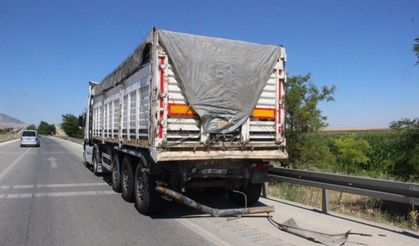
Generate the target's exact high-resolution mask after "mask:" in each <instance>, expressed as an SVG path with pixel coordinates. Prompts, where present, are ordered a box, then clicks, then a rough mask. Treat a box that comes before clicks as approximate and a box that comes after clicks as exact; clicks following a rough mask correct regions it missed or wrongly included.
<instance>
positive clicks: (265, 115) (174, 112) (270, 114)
mask: <svg viewBox="0 0 419 246" xmlns="http://www.w3.org/2000/svg"><path fill="white" fill-rule="evenodd" d="M168 109H169V111H168V115H169V116H183V117H197V114H196V112H195V111H194V110H193V109H192V107H190V106H189V105H186V104H176V103H169V108H168ZM251 117H252V118H253V119H269V120H275V109H273V108H255V109H254V110H253V112H252V115H251Z"/></svg>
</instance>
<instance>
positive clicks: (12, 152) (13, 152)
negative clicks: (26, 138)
mask: <svg viewBox="0 0 419 246" xmlns="http://www.w3.org/2000/svg"><path fill="white" fill-rule="evenodd" d="M20 153H22V152H21V151H20V152H19V151H8V152H0V155H5V154H13V155H15V154H20ZM28 154H37V153H36V152H30V153H28Z"/></svg>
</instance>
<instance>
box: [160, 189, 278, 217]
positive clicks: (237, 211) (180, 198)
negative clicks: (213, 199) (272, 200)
mask: <svg viewBox="0 0 419 246" xmlns="http://www.w3.org/2000/svg"><path fill="white" fill-rule="evenodd" d="M156 191H158V192H160V193H162V194H164V195H167V196H169V197H171V198H173V199H174V200H176V201H177V202H180V203H182V204H185V205H187V206H189V207H191V208H194V209H197V210H200V211H202V212H204V213H206V214H210V215H211V216H214V217H229V216H239V215H244V214H260V213H272V212H275V208H274V207H273V206H264V207H253V208H231V209H217V208H211V207H208V206H206V205H203V204H200V203H198V202H196V201H194V200H192V199H190V198H188V197H186V196H184V195H182V194H180V193H178V192H176V191H174V190H171V189H169V188H166V187H163V186H160V185H157V186H156Z"/></svg>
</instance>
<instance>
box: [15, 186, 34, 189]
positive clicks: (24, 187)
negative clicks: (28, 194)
mask: <svg viewBox="0 0 419 246" xmlns="http://www.w3.org/2000/svg"><path fill="white" fill-rule="evenodd" d="M34 187H35V185H13V186H12V189H31V188H34Z"/></svg>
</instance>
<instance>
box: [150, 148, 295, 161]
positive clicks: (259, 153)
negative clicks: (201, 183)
mask: <svg viewBox="0 0 419 246" xmlns="http://www.w3.org/2000/svg"><path fill="white" fill-rule="evenodd" d="M287 158H288V153H287V152H286V151H280V150H255V151H250V150H248V151H240V150H229V151H222V150H212V151H167V152H157V153H156V159H157V161H182V160H225V159H235V160H237V159H262V160H278V159H287Z"/></svg>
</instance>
